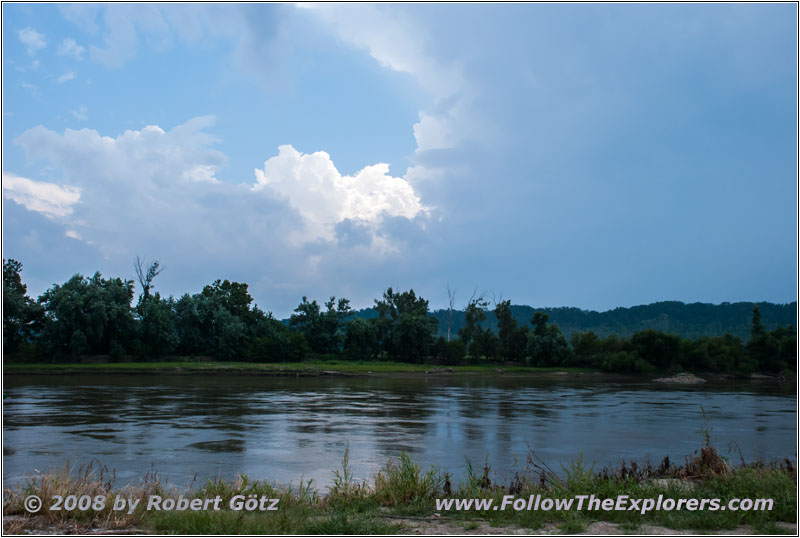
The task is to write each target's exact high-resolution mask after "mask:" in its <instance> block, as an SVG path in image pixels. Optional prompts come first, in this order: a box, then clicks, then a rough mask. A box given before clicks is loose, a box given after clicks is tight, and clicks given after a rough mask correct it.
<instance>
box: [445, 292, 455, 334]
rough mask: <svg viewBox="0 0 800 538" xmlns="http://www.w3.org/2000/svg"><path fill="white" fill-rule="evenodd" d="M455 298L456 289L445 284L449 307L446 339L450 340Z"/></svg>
mask: <svg viewBox="0 0 800 538" xmlns="http://www.w3.org/2000/svg"><path fill="white" fill-rule="evenodd" d="M455 300H456V290H450V285H449V284H448V285H447V302H448V304H449V305H450V308H449V310H448V312H447V341H448V342H449V341H450V329H451V327H452V326H453V303H455Z"/></svg>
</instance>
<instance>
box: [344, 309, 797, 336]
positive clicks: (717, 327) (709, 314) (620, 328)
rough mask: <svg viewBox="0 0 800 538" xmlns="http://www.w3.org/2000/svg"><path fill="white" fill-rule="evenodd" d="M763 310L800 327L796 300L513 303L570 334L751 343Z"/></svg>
mask: <svg viewBox="0 0 800 538" xmlns="http://www.w3.org/2000/svg"><path fill="white" fill-rule="evenodd" d="M756 304H757V305H758V307H759V309H760V310H761V319H762V322H763V324H764V327H765V328H766V329H767V330H773V329H775V328H776V327H778V326H781V327H785V326H789V325H791V326H794V327H796V326H797V303H796V302H792V303H788V304H774V303H768V302H761V303H748V302H741V303H722V304H718V305H715V304H710V303H690V304H686V303H683V302H680V301H661V302H657V303H652V304H648V305H641V306H633V307H630V308H622V307H620V308H615V309H613V310H608V311H607V312H596V311H594V310H581V309H580V308H573V307H558V308H534V307H532V306H527V305H511V313H512V315H513V316H514V317H515V318H516V320H517V322H518V323H519V324H520V325H521V326H523V327H524V326H527V325H529V324H530V322H531V319H533V314H534V312H544V313H545V314H547V315H548V316H549V319H550V321H551V322H553V323H556V324H557V325H558V326H559V327H560V328H561V332H562V333H564V335H565V336H566V337H567V338H569V337H570V335H572V333H574V332H586V331H592V332H594V333H595V334H597V335H598V336H600V337H606V336H609V335H611V334H616V335H617V336H626V337H627V336H631V335H633V333H635V332H636V331H642V330H645V329H653V330H656V331H663V332H665V333H672V334H677V335H679V336H680V337H682V338H699V337H701V336H722V335H724V334H726V333H727V334H731V335H734V336H738V337H739V338H741V339H742V341H744V342H746V341H748V340H749V339H750V324H751V319H752V317H753V305H756ZM449 314H450V312H449V311H448V310H435V311H433V312H431V313H430V315H431V316H433V317H435V318H436V319H438V320H439V326H438V334H439V335H447V319H448V317H449ZM377 316H378V314H377V312H376V311H375V309H373V308H365V309H362V310H359V311H358V312H356V314H355V317H360V318H365V319H369V318H373V317H377ZM464 324H465V313H464V311H463V310H453V319H452V324H451V327H450V333H451V335H453V336H455V335H457V334H458V329H460V328H461V327H463V326H464ZM481 327H482V328H484V329H491V330H493V331H495V332H496V331H497V319H496V318H495V315H494V312H492V311H491V307H490V310H489V311H487V312H486V319H485V320H484V321H483V323H481Z"/></svg>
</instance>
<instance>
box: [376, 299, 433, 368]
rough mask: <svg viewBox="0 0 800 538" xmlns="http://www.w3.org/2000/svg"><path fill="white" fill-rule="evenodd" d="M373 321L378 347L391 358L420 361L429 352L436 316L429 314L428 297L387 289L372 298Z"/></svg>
mask: <svg viewBox="0 0 800 538" xmlns="http://www.w3.org/2000/svg"><path fill="white" fill-rule="evenodd" d="M375 310H377V312H378V319H377V320H376V321H375V322H374V323H375V326H376V332H377V335H378V338H379V342H380V345H381V347H382V348H383V349H384V350H385V351H386V353H387V356H388V357H389V358H391V359H394V360H402V361H409V362H422V361H424V360H425V359H426V358H427V357H428V356H429V354H430V350H431V346H432V344H433V340H434V335H435V333H436V326H437V325H438V323H439V322H438V320H437V319H435V318H432V317H429V316H428V301H427V300H425V299H423V298H422V297H417V295H416V294H415V293H414V290H409V291H404V292H402V293H395V292H394V291H393V290H392V288H389V289H387V290H386V291H385V292H384V294H383V299H382V300H378V299H376V300H375Z"/></svg>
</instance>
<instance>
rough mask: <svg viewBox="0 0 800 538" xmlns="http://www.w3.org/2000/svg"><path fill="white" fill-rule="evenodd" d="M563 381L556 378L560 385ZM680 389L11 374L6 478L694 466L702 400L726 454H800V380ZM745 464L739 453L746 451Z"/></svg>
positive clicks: (575, 382) (510, 381)
mask: <svg viewBox="0 0 800 538" xmlns="http://www.w3.org/2000/svg"><path fill="white" fill-rule="evenodd" d="M554 383H555V384H554ZM708 385H710V386H703V387H665V386H663V385H657V384H652V383H637V384H630V383H626V384H623V383H612V382H607V381H605V382H597V381H584V380H582V379H580V378H577V379H565V378H559V379H558V380H556V381H555V382H554V381H553V380H552V379H549V380H541V379H536V378H534V377H514V376H495V377H485V376H480V377H478V376H446V377H437V378H419V377H413V378H411V377H409V378H338V379H331V378H282V377H281V378H272V377H248V376H214V377H206V376H163V377H153V376H116V377H115V376H104V377H100V376H97V377H95V376H84V375H81V376H61V377H58V376H7V377H6V379H5V387H4V393H5V399H4V415H3V432H4V440H3V443H4V447H3V448H4V456H3V462H4V478H5V479H6V480H18V479H20V478H21V477H24V476H25V474H26V473H28V472H31V471H32V470H33V469H34V468H36V469H48V468H52V467H60V466H62V465H63V464H64V462H65V461H66V460H67V459H69V460H71V461H73V462H78V461H84V460H88V459H90V458H92V457H96V458H98V459H99V460H100V461H101V462H102V463H103V464H105V465H107V466H108V467H110V468H114V469H116V470H117V475H118V476H119V477H121V478H122V479H128V480H134V479H138V478H139V477H141V476H142V475H143V474H144V473H145V472H146V471H148V470H150V469H151V468H152V467H155V468H156V469H157V470H158V471H159V474H160V475H161V476H168V477H170V479H171V480H172V482H173V483H177V484H181V483H183V482H184V481H188V480H190V479H191V477H192V476H193V475H194V473H195V472H196V473H198V475H199V477H200V478H203V477H213V476H217V475H220V476H223V477H232V476H234V475H235V474H237V473H246V474H248V475H251V476H252V477H254V478H267V479H269V480H277V481H281V482H284V483H288V482H292V481H293V482H294V483H297V481H298V480H299V479H300V478H301V477H304V478H305V479H309V478H313V479H314V480H315V481H316V483H317V484H318V485H322V486H324V485H326V484H330V482H331V478H332V474H331V473H332V471H333V470H334V469H336V468H338V467H339V465H340V462H341V458H342V454H343V453H344V450H345V449H346V448H347V447H348V446H349V448H350V461H351V463H352V465H353V470H354V472H355V474H356V475H357V476H359V477H361V478H368V477H371V476H372V475H373V474H374V473H375V471H376V470H377V469H378V468H379V467H380V466H381V465H382V464H383V463H385V461H386V459H387V458H389V457H397V456H398V455H399V454H400V452H401V451H406V452H409V453H410V454H411V455H412V457H413V458H414V459H415V460H416V461H419V462H420V463H421V464H423V465H436V466H439V467H442V468H446V469H447V470H448V471H450V472H451V473H452V474H454V475H456V476H458V475H461V474H463V473H464V471H465V469H466V462H467V459H469V460H470V461H472V462H473V464H474V465H475V467H482V466H483V462H484V461H485V458H486V457H487V455H488V457H489V461H490V464H491V465H492V468H493V469H494V470H495V472H496V474H497V475H498V477H499V478H500V479H501V480H502V479H503V478H504V477H509V476H511V475H512V474H513V472H514V471H515V470H518V469H519V467H520V465H522V464H524V461H525V459H526V455H527V453H528V450H529V449H530V448H533V449H535V450H536V453H537V455H539V456H540V457H542V458H543V459H544V460H545V461H546V462H548V463H549V464H551V465H552V466H553V467H554V468H556V469H558V468H560V465H559V464H560V463H563V462H566V461H568V460H569V459H572V458H576V457H578V456H579V455H580V454H581V453H583V456H584V459H585V460H587V461H597V462H598V464H599V465H601V466H602V465H607V464H614V463H617V462H619V461H620V460H622V459H631V458H636V459H639V460H641V459H643V458H644V457H645V456H649V457H650V458H651V460H653V461H657V460H660V459H661V458H663V456H664V455H667V454H669V456H670V458H672V459H673V460H674V461H680V460H682V459H683V457H685V456H686V455H689V454H691V453H692V452H693V451H694V450H695V449H696V448H697V447H698V446H699V443H700V437H699V436H698V435H697V434H696V432H697V430H698V429H700V428H702V427H703V416H702V413H701V405H702V406H703V408H704V409H705V414H706V417H707V418H708V420H709V424H710V425H711V426H712V428H713V430H712V437H713V438H714V440H715V442H716V444H717V446H718V447H719V448H720V449H722V451H723V452H725V451H726V450H727V447H728V445H729V444H730V443H732V442H735V443H736V444H737V445H738V447H739V448H740V449H741V450H742V453H743V455H744V457H745V458H746V459H753V458H757V457H766V458H773V457H784V456H794V455H795V454H796V444H795V442H796V441H795V439H796V409H794V402H795V395H794V387H793V386H787V385H786V384H783V385H781V384H774V383H761V384H758V383H740V384H736V385H721V386H713V385H711V384H708ZM737 458H738V456H737Z"/></svg>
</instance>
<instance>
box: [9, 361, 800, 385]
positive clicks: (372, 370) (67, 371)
mask: <svg viewBox="0 0 800 538" xmlns="http://www.w3.org/2000/svg"><path fill="white" fill-rule="evenodd" d="M3 372H4V374H6V375H53V374H57V375H86V374H99V375H220V374H222V375H250V376H252V375H257V376H274V377H281V376H291V377H429V376H450V375H478V374H480V375H492V376H495V375H499V376H532V375H535V376H536V377H546V378H550V379H553V380H554V381H555V380H557V379H565V378H566V379H574V378H576V377H580V378H584V379H596V380H611V379H614V380H619V381H624V380H628V381H631V382H642V381H654V380H655V379H654V378H657V377H659V375H658V374H655V373H650V374H645V375H643V374H624V373H619V372H603V371H600V370H592V369H589V368H568V367H561V368H559V367H552V368H537V367H532V366H518V365H502V364H472V365H459V366H447V365H432V364H410V363H401V362H387V361H345V360H331V361H323V360H314V361H306V362H284V363H254V362H219V361H211V360H200V361H198V360H186V359H185V358H177V359H176V360H172V361H170V360H167V361H159V362H145V361H141V362H107V361H102V360H95V361H92V362H76V363H23V362H4V364H3ZM697 375H698V376H700V377H702V378H705V379H706V380H709V381H726V380H731V379H740V380H763V381H777V379H776V378H773V377H769V376H764V375H754V376H750V377H739V376H734V375H730V374H727V375H726V374H720V373H709V374H706V373H698V374H697ZM788 381H794V380H793V379H789V380H788Z"/></svg>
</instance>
